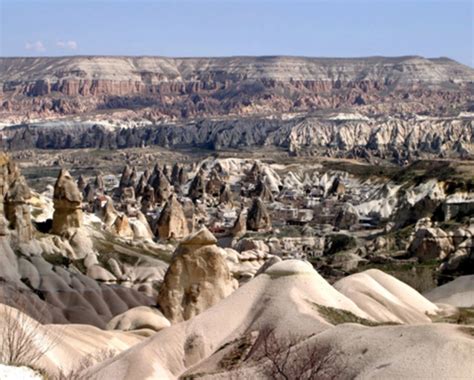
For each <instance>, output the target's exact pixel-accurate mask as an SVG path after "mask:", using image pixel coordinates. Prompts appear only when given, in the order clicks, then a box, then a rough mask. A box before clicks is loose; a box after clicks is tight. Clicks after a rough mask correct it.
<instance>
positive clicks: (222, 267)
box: [158, 227, 236, 322]
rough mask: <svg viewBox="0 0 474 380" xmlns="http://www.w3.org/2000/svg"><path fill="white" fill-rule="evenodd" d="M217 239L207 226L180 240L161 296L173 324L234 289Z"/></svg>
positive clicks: (218, 299) (160, 303)
mask: <svg viewBox="0 0 474 380" xmlns="http://www.w3.org/2000/svg"><path fill="white" fill-rule="evenodd" d="M216 242H217V240H216V238H215V237H214V236H213V235H212V233H210V232H209V230H207V229H206V228H205V227H204V228H202V229H201V230H199V231H197V232H195V233H194V234H192V235H190V236H188V237H187V238H186V239H184V240H183V241H181V243H180V245H179V246H178V248H177V250H176V251H175V253H174V255H173V259H172V261H171V264H170V266H169V268H168V271H167V272H166V275H165V278H164V280H163V285H162V287H161V289H160V291H159V294H158V304H159V305H160V308H161V309H162V311H163V314H164V315H165V317H166V318H168V319H169V320H170V321H172V322H181V321H183V320H188V319H190V318H192V317H194V316H195V315H197V314H199V313H201V312H203V311H204V310H206V309H208V308H209V307H211V306H212V305H214V304H216V303H217V302H218V301H220V300H221V299H223V298H225V297H227V296H228V295H229V294H230V293H232V291H233V290H234V288H235V285H236V284H235V283H234V280H233V279H232V275H231V273H230V271H229V267H228V266H227V263H226V259H225V255H226V253H225V251H223V250H222V249H221V248H219V247H217V246H216Z"/></svg>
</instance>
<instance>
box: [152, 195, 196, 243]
mask: <svg viewBox="0 0 474 380" xmlns="http://www.w3.org/2000/svg"><path fill="white" fill-rule="evenodd" d="M156 230H157V233H158V236H159V237H160V239H170V238H173V239H181V238H183V237H184V236H186V235H188V234H189V230H188V223H187V221H186V216H185V215H184V211H183V207H182V206H181V203H179V201H178V199H177V198H176V195H175V194H172V195H171V196H170V197H169V198H168V201H167V202H166V204H165V207H163V210H162V211H161V214H160V217H159V218H158V221H157V223H156Z"/></svg>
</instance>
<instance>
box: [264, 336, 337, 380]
mask: <svg viewBox="0 0 474 380" xmlns="http://www.w3.org/2000/svg"><path fill="white" fill-rule="evenodd" d="M255 344H256V346H257V345H258V346H259V350H260V357H261V359H263V360H265V359H266V360H268V362H269V365H265V366H264V367H263V372H264V375H265V376H266V377H267V378H271V379H284V380H290V379H298V380H310V379H311V380H314V379H325V380H326V379H328V380H329V379H336V378H340V374H341V372H342V370H343V368H344V367H345V365H344V361H343V360H342V355H340V354H341V353H340V352H339V351H338V350H337V349H334V348H332V347H328V346H320V345H317V344H312V345H311V344H304V343H303V342H301V339H299V338H298V337H296V336H291V335H290V336H289V337H288V338H286V339H278V338H277V336H276V335H275V331H274V330H273V329H265V330H263V331H261V332H260V334H259V337H258V339H257V341H256V342H255Z"/></svg>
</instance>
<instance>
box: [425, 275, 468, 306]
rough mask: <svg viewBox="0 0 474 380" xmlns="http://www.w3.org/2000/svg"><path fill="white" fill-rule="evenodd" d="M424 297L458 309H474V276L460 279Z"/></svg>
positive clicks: (439, 287)
mask: <svg viewBox="0 0 474 380" xmlns="http://www.w3.org/2000/svg"><path fill="white" fill-rule="evenodd" d="M423 295H424V296H425V297H426V298H428V299H429V300H430V301H432V302H436V303H446V304H448V305H452V306H456V307H474V275H469V276H461V277H458V278H457V279H455V280H454V281H451V282H448V283H447V284H444V285H442V286H438V287H437V288H435V289H433V290H430V291H429V292H427V293H425V294H423Z"/></svg>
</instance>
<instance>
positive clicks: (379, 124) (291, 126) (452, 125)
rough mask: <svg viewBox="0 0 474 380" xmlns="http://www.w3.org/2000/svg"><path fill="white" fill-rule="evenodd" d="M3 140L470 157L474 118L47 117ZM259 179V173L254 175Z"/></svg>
mask: <svg viewBox="0 0 474 380" xmlns="http://www.w3.org/2000/svg"><path fill="white" fill-rule="evenodd" d="M1 133H2V135H3V137H4V138H3V140H1V139H0V146H1V145H2V144H3V146H4V147H5V148H7V149H10V150H20V149H30V148H38V149H51V148H54V149H70V148H101V149H115V148H130V147H141V146H144V145H159V146H165V147H176V148H179V147H204V148H207V149H209V148H212V149H214V150H220V149H228V148H239V149H240V148H242V147H266V146H275V147H281V148H284V149H289V148H290V147H292V149H293V150H294V152H295V153H296V154H303V153H306V152H309V153H311V152H315V153H319V154H321V155H325V156H332V157H339V156H345V157H349V158H355V157H361V158H364V159H370V158H371V157H373V156H376V157H381V158H387V159H392V160H394V161H396V162H400V163H402V162H404V161H412V160H415V159H418V158H420V157H423V156H425V157H426V156H428V157H470V156H472V155H473V154H474V137H473V136H474V117H473V116H469V115H466V116H462V117H443V118H440V117H421V116H403V117H402V116H390V117H383V116H377V117H375V116H374V117H370V118H368V117H362V116H361V115H360V114H359V115H357V114H344V113H342V114H337V113H333V114H321V115H307V116H300V117H295V118H293V119H289V120H284V119H279V118H273V119H268V118H239V119H225V120H199V121H194V122H190V123H183V124H179V123H178V124H167V123H161V124H157V125H151V126H143V127H140V128H119V127H117V128H116V129H113V130H111V129H110V128H107V127H106V126H101V125H99V124H91V123H80V122H75V123H72V124H71V123H66V122H55V123H43V124H34V125H20V126H15V127H10V128H4V129H3V130H2V132H1ZM255 180H256V179H255Z"/></svg>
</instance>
